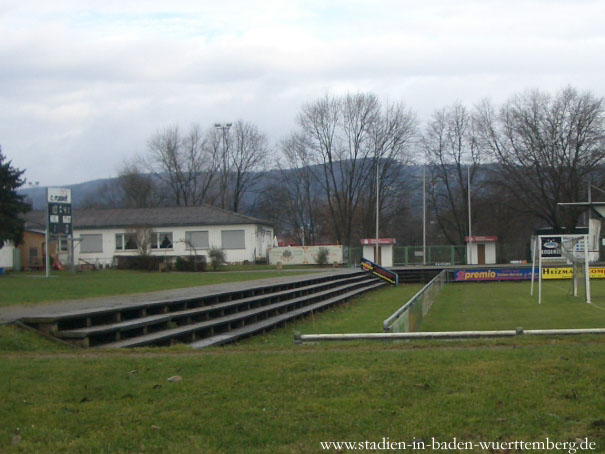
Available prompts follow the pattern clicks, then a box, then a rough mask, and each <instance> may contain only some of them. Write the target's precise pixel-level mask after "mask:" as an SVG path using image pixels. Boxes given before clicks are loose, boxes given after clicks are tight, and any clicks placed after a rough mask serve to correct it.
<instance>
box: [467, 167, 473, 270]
mask: <svg viewBox="0 0 605 454" xmlns="http://www.w3.org/2000/svg"><path fill="white" fill-rule="evenodd" d="M467 176H468V184H467V186H468V191H467V192H468V249H469V256H470V257H467V260H466V261H467V265H470V264H471V263H472V261H473V232H472V229H471V166H470V164H469V166H468V172H467Z"/></svg>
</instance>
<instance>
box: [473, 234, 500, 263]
mask: <svg viewBox="0 0 605 454" xmlns="http://www.w3.org/2000/svg"><path fill="white" fill-rule="evenodd" d="M465 239H466V257H467V264H468V265H494V264H495V263H496V242H497V241H498V237H497V236H471V237H468V236H467V237H465Z"/></svg>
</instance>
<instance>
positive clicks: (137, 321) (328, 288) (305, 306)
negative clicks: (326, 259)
mask: <svg viewBox="0 0 605 454" xmlns="http://www.w3.org/2000/svg"><path fill="white" fill-rule="evenodd" d="M378 285H380V283H378V282H377V281H376V280H375V279H372V278H369V277H368V275H367V274H365V273H350V274H344V275H342V274H341V275H336V276H324V277H321V278H312V277H311V278H307V279H301V280H299V281H295V282H288V283H284V284H274V285H271V286H258V285H257V286H255V287H251V288H250V289H246V290H243V291H235V292H221V293H216V294H210V295H205V296H202V297H195V298H182V299H176V300H174V299H173V300H160V301H150V302H145V303H130V304H127V305H123V306H115V307H104V308H96V309H88V310H83V311H73V312H67V313H62V314H58V315H40V316H37V317H29V318H27V319H23V320H21V321H22V322H24V323H26V324H28V325H30V326H33V327H35V328H37V329H39V330H41V331H43V332H46V333H47V334H51V335H53V336H55V337H59V338H62V339H64V340H66V341H70V342H73V343H76V344H78V345H81V346H84V347H103V348H122V347H135V346H144V345H170V344H172V343H175V342H185V343H196V344H195V345H194V344H192V346H194V347H197V348H201V347H204V346H209V345H217V344H222V343H225V342H230V341H234V340H236V339H237V338H239V337H242V336H248V335H251V334H253V333H255V332H258V331H262V330H266V329H268V328H269V327H271V326H273V325H276V324H283V323H284V321H285V320H289V319H291V318H295V317H299V316H301V315H304V314H305V313H308V312H311V311H314V310H318V309H320V308H322V307H326V306H329V305H331V304H335V303H337V302H340V301H344V300H346V299H348V298H350V297H352V296H354V295H356V294H358V293H361V292H362V291H366V290H369V289H372V288H375V287H377V286H378ZM286 315H287V316H286ZM284 316H286V317H284ZM255 325H256V326H255Z"/></svg>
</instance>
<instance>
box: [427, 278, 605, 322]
mask: <svg viewBox="0 0 605 454" xmlns="http://www.w3.org/2000/svg"><path fill="white" fill-rule="evenodd" d="M591 287H592V293H593V298H592V300H593V304H586V303H585V302H584V301H583V299H582V298H574V297H573V296H572V295H571V292H570V288H571V282H570V281H558V282H545V283H544V286H543V289H542V290H543V294H542V304H538V297H537V294H538V293H537V292H538V290H537V284H536V287H535V288H534V296H530V284H529V283H519V282H495V283H464V284H455V283H451V284H447V285H446V286H445V287H443V289H442V290H441V293H440V294H439V297H438V298H437V301H436V302H435V303H434V304H433V306H432V308H431V310H430V311H429V313H428V315H427V316H426V318H425V319H424V321H423V323H422V327H421V329H422V331H465V330H504V329H515V328H516V327H523V328H524V329H563V328H605V304H604V303H605V282H601V281H597V280H593V281H592V282H591Z"/></svg>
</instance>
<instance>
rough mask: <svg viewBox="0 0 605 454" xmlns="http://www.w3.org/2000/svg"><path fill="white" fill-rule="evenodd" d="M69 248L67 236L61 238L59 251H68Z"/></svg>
mask: <svg viewBox="0 0 605 454" xmlns="http://www.w3.org/2000/svg"><path fill="white" fill-rule="evenodd" d="M68 250H69V242H68V240H67V238H59V251H61V252H67V251H68Z"/></svg>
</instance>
